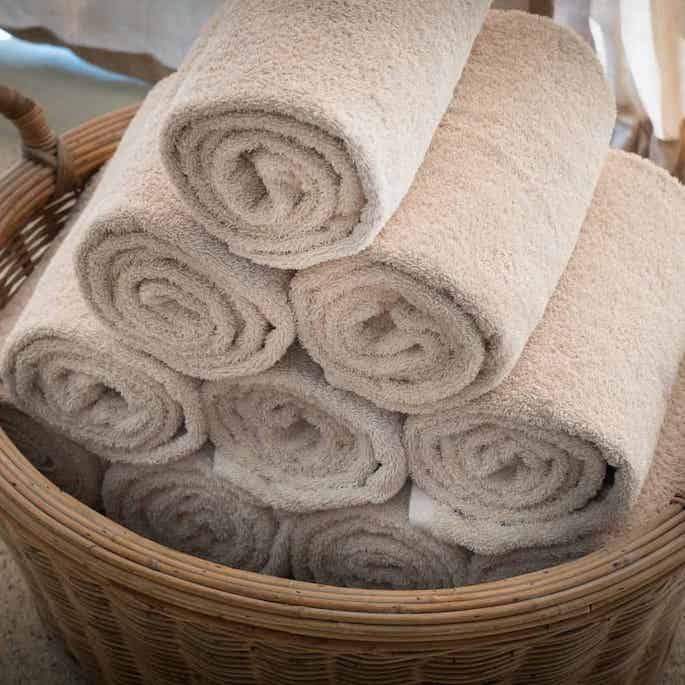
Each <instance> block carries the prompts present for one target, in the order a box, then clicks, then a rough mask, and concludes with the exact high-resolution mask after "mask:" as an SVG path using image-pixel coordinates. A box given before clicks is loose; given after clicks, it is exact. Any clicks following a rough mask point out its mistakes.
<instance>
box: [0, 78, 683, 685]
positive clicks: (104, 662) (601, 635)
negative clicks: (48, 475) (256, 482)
mask: <svg viewBox="0 0 685 685" xmlns="http://www.w3.org/2000/svg"><path fill="white" fill-rule="evenodd" d="M2 95H3V93H2V91H1V90H0V111H3V109H2V106H1V105H2ZM4 111H5V113H7V108H5V110H4ZM134 112H135V108H128V109H125V110H120V111H118V112H114V113H112V114H109V115H106V116H104V117H100V118H99V119H95V120H92V121H90V122H87V123H86V124H84V125H82V126H81V127H79V128H77V129H75V130H73V131H71V132H69V133H68V134H66V135H65V136H64V137H63V140H62V145H63V146H65V147H66V148H68V152H69V156H70V158H71V160H72V162H73V169H74V172H75V174H74V175H75V177H76V178H77V180H79V181H81V182H82V181H83V180H85V178H87V176H88V175H89V174H90V173H92V172H93V171H95V170H96V169H97V168H98V167H99V166H100V165H101V164H103V163H104V162H105V161H106V160H107V159H108V158H109V157H110V156H111V154H112V153H113V152H114V150H115V149H116V145H117V142H118V140H119V138H120V136H121V134H122V133H123V131H124V130H125V127H126V125H127V123H128V121H129V120H130V118H131V117H132V115H133V113H134ZM15 118H16V117H15ZM19 128H20V132H22V136H24V132H23V131H21V127H20V126H19ZM43 139H44V143H43V144H44V145H45V149H46V150H48V152H50V153H51V154H53V153H54V154H57V147H56V141H55V139H54V137H53V138H50V137H49V136H43ZM55 187H56V182H55V175H54V171H53V169H51V168H49V167H46V166H44V165H43V164H41V163H39V162H37V161H28V160H27V161H24V162H22V163H21V164H20V165H18V166H17V167H16V168H15V169H14V170H12V171H11V172H10V173H9V174H8V175H7V176H6V177H5V178H4V179H2V181H0V307H2V306H4V305H5V304H6V302H7V301H8V300H9V298H10V297H11V296H12V294H13V293H14V292H15V291H16V289H17V287H18V286H19V285H20V283H21V282H22V281H23V279H24V278H25V277H26V276H27V275H28V274H29V273H30V272H31V270H32V269H33V267H34V265H35V264H36V263H37V261H38V260H39V259H40V257H41V255H42V253H43V251H44V250H45V247H46V246H47V245H48V244H49V242H50V241H51V240H52V238H53V237H54V236H55V235H56V233H57V232H58V231H59V228H60V227H61V225H62V224H63V223H64V221H65V219H66V217H67V216H68V213H69V209H70V208H71V206H72V204H73V200H74V193H73V192H66V193H61V194H60V197H57V198H54V197H53V196H54V193H55ZM682 504H683V502H682V500H679V501H678V502H676V503H675V504H674V505H673V506H672V507H671V508H670V509H669V510H668V511H666V512H665V513H664V514H663V516H662V517H661V518H660V519H659V520H657V521H654V522H653V524H652V526H651V527H650V528H649V529H648V530H645V531H644V532H643V533H641V534H640V535H638V536H636V537H635V538H634V539H632V540H631V541H630V542H629V543H625V544H623V545H622V546H620V547H614V548H606V549H603V550H600V551H598V552H596V553H595V554H592V555H590V556H588V557H585V558H583V559H580V560H578V561H575V562H572V563H570V564H564V565H562V566H558V567H555V568H553V569H548V570H545V571H541V572H538V573H534V574H529V575H526V576H520V577H518V578H514V579H511V580H506V581H500V582H497V583H489V584H486V585H476V586H470V587H466V588H460V589H455V590H433V591H418V592H397V591H371V590H352V589H344V588H332V587H326V586H319V585H314V584H308V583H301V582H296V581H289V580H284V579H279V578H271V577H268V576H259V575H256V574H252V573H248V572H242V571H237V570H233V569H229V568H226V567H222V566H219V565H217V564H213V563H211V562H207V561H204V560H201V559H197V558H194V557H190V556H187V555H185V554H181V553H179V552H175V551H173V550H170V549H167V548H164V547H161V546H160V545H157V544H155V543H153V542H151V541H148V540H146V539H144V538H141V537H140V536H138V535H136V534H134V533H132V532H130V531H128V530H126V529H124V528H122V527H120V526H118V525H117V524H115V523H114V522H112V521H109V520H108V519H106V518H104V517H102V516H100V515H99V514H97V513H96V512H94V511H92V510H90V509H88V508H87V507H85V506H84V505H82V504H80V503H79V502H77V501H75V500H74V499H72V498H71V497H69V496H68V495H66V494H64V493H62V492H61V491H59V490H58V489H57V488H56V487H55V486H53V485H52V484H51V483H49V482H48V481H47V480H46V479H45V478H44V477H43V476H42V475H40V474H39V473H38V472H37V471H36V470H35V469H34V468H33V467H32V466H31V465H30V464H29V463H28V461H27V460H26V459H25V458H24V457H23V456H22V455H21V454H20V453H19V452H18V450H17V449H16V448H15V447H14V445H13V444H12V443H11V442H10V441H9V439H8V438H7V437H6V436H5V435H4V433H2V432H0V535H1V536H2V537H3V538H4V540H5V541H6V542H7V544H8V546H9V547H10V549H11V550H12V552H13V554H14V556H15V558H16V560H17V562H18V563H19V565H20V567H21V569H22V571H23V573H24V575H25V577H26V580H27V582H28V583H29V586H30V588H31V591H32V593H33V596H34V598H35V601H36V603H37V606H38V609H39V612H40V614H41V617H42V619H43V620H44V621H45V623H46V625H47V626H48V627H49V628H50V629H51V630H52V631H54V632H55V633H56V634H57V635H59V636H60V637H61V638H62V639H63V640H64V642H65V644H66V645H67V647H68V649H69V651H70V652H71V653H72V654H73V655H74V656H75V657H76V659H78V661H79V662H80V664H81V666H82V667H83V669H84V670H85V672H86V673H87V675H88V676H89V677H90V679H91V680H92V681H93V682H95V683H103V684H106V685H138V684H141V685H142V684H155V685H160V684H169V685H172V684H173V685H185V684H188V685H198V684H200V683H201V684H203V685H204V684H211V683H216V684H217V685H219V684H221V685H226V684H240V685H243V684H244V685H248V684H250V685H251V684H253V683H254V684H262V685H289V684H291V683H293V684H294V683H297V684H305V683H306V684H310V685H343V684H345V685H347V684H349V685H363V684H365V683H368V684H371V683H376V684H378V685H395V684H396V685H418V684H419V683H421V684H422V685H466V684H469V683H473V684H476V683H489V684H492V685H495V684H496V685H505V684H506V685H510V684H511V685H513V684H515V683H535V684H536V685H542V684H544V683H550V684H553V685H559V684H561V683H563V684H564V685H567V684H569V685H570V684H574V683H596V684H597V685H600V684H601V685H607V684H611V683H615V684H616V685H625V684H626V683H635V684H636V685H643V684H650V683H657V682H658V676H659V672H660V670H661V667H662V665H663V662H664V660H665V657H666V655H667V653H668V649H669V647H670V643H671V642H672V640H673V636H674V634H675V631H676V628H677V625H678V621H679V618H680V615H681V613H682V611H683V608H684V606H685V512H684V511H683V506H682Z"/></svg>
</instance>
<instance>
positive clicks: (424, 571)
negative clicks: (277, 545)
mask: <svg viewBox="0 0 685 685" xmlns="http://www.w3.org/2000/svg"><path fill="white" fill-rule="evenodd" d="M408 497H409V488H408V487H406V488H404V489H403V490H402V491H401V492H400V493H399V494H398V495H397V496H396V497H394V498H393V499H392V500H390V501H389V502H385V503H384V504H369V505H366V506H362V507H353V508H346V509H337V510H333V511H326V512H315V513H312V514H303V515H300V516H295V517H293V518H291V519H288V520H287V521H286V522H285V523H284V526H283V531H284V534H283V537H282V539H283V547H284V548H285V550H286V552H287V555H288V556H289V559H290V565H291V572H292V575H293V578H295V579H296V580H305V581H310V582H314V583H321V584H324V585H339V586H343V587H352V588H378V589H387V590H415V589H429V588H443V587H456V586H459V585H463V584H464V582H465V581H466V577H467V566H468V560H469V555H468V553H467V552H466V551H465V550H463V549H460V548H458V547H454V546H448V545H444V544H442V543H440V542H438V541H437V540H435V539H434V538H432V537H431V536H430V535H429V534H428V533H425V532H424V531H421V530H418V529H417V528H414V527H412V526H411V525H410V524H409V519H408V517H407V507H408ZM281 553H283V552H282V550H281Z"/></svg>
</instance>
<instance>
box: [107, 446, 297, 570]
mask: <svg viewBox="0 0 685 685" xmlns="http://www.w3.org/2000/svg"><path fill="white" fill-rule="evenodd" d="M102 496H103V499H104V502H105V511H106V512H107V515H108V516H109V517H110V518H112V519H113V520H114V521H116V522H117V523H120V524H122V525H123V526H126V527H127V528H129V529H131V530H133V531H134V532H136V533H138V534H140V535H143V536H145V537H147V538H150V539H151V540H154V541H155V542H158V543H160V544H162V545H166V546H167V547H171V548H173V549H176V550H179V551H181V552H186V553H188V554H194V555H196V556H199V557H203V558H205V559H209V560H210V561H215V562H217V563H219V564H225V565H227V566H231V567H233V568H239V569H243V570H246V571H260V572H263V573H271V574H274V575H283V574H285V573H287V568H286V567H284V566H279V563H280V562H278V563H273V562H272V556H271V555H272V547H273V545H274V541H275V540H276V535H277V533H278V528H279V524H278V520H277V518H276V516H275V515H274V513H273V511H271V510H270V509H269V508H268V507H265V506H263V505H262V504H261V503H260V502H257V501H255V500H254V498H252V497H250V496H249V495H248V494H247V493H246V492H245V491H243V490H242V489H241V488H239V487H236V486H232V485H229V484H228V483H226V482H225V481H222V480H221V479H219V478H217V477H216V475H215V474H214V473H213V472H212V448H211V447H209V446H206V447H204V448H203V449H202V450H200V451H199V452H198V453H196V454H194V455H192V456H190V457H188V458H186V459H184V460H182V461H179V462H176V463H174V464H166V465H163V466H138V465H131V464H115V465H114V466H112V467H110V468H109V470H108V471H107V474H106V475H105V481H104V485H103V493H102Z"/></svg>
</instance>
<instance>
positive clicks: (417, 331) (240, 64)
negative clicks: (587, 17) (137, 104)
mask: <svg viewBox="0 0 685 685" xmlns="http://www.w3.org/2000/svg"><path fill="white" fill-rule="evenodd" d="M487 5H488V2H487V0H456V1H449V0H428V1H427V2H422V3H414V2H409V1H408V0H392V1H391V0H377V1H376V2H373V3H368V2H363V1H362V0H324V2H320V3H311V2H308V1H305V0H294V1H293V2H287V3H286V2H282V1H281V0H262V1H259V2H258V1H257V0H229V1H228V2H226V3H225V5H224V6H223V7H222V8H221V9H220V11H219V12H218V13H217V15H216V16H215V17H214V19H213V20H212V21H211V22H210V23H209V24H208V26H207V27H206V28H205V30H204V31H203V32H202V34H201V35H200V37H199V38H198V40H197V41H196V43H195V45H194V46H193V48H192V50H191V51H190V53H189V55H188V57H187V59H186V60H185V62H184V64H183V65H182V66H181V68H180V70H179V72H178V73H177V74H175V75H173V76H171V77H169V78H168V79H167V80H165V81H163V82H161V83H160V84H158V85H157V86H156V87H155V88H154V89H153V90H152V92H151V93H150V95H149V96H148V98H147V100H146V102H145V103H144V104H143V106H142V107H141V109H140V111H139V112H138V114H137V115H136V117H135V119H134V121H133V122H132V124H131V126H130V128H129V130H128V131H127V133H126V135H125V137H124V139H123V140H122V142H121V145H120V147H119V149H118V151H117V153H116V154H115V155H114V158H113V159H112V161H111V163H110V164H109V165H108V167H107V169H106V170H105V172H104V174H103V177H102V179H101V181H100V183H99V185H98V187H97V189H96V190H95V191H94V194H93V196H92V198H90V200H89V202H88V204H87V207H86V208H85V209H84V211H83V212H82V214H81V215H80V217H79V218H78V220H77V221H76V222H75V223H74V224H73V226H72V227H71V228H70V230H69V231H68V235H67V236H66V238H65V240H64V241H63V243H62V244H61V245H60V246H59V247H58V248H57V249H56V253H55V256H54V257H53V258H52V260H51V261H50V263H49V265H48V266H47V268H46V270H45V273H44V274H43V275H42V278H41V280H40V282H39V283H38V285H37V286H36V288H35V291H33V292H31V293H30V294H31V296H30V299H29V302H28V304H27V305H26V308H25V310H24V312H23V314H22V315H21V317H20V318H19V320H18V321H17V323H16V325H14V326H13V328H12V332H11V333H10V334H9V336H8V338H7V341H6V344H5V347H4V351H3V359H2V372H3V380H4V383H5V388H6V392H7V395H8V401H9V402H11V404H12V411H17V410H21V411H22V412H24V413H25V414H27V415H29V416H30V417H31V420H34V421H37V422H39V423H40V424H41V426H47V427H49V428H50V429H51V430H56V431H59V432H60V434H61V435H62V436H63V437H64V438H65V439H69V440H72V441H76V442H77V443H78V444H79V447H78V449H74V450H71V451H69V447H68V445H70V444H71V443H64V444H65V445H67V452H68V453H67V454H66V456H64V457H62V456H61V450H60V451H59V452H58V451H57V450H54V451H53V452H51V453H50V454H54V459H53V461H54V460H59V461H60V468H63V469H67V468H71V469H72V470H73V469H74V468H76V469H78V470H79V474H80V476H81V480H82V482H81V485H82V487H81V492H75V494H80V496H81V497H83V498H84V499H86V500H87V501H89V503H91V504H96V503H97V502H96V500H97V499H98V498H99V494H100V480H101V479H102V472H101V470H100V466H99V462H98V461H95V462H92V463H91V462H88V463H86V456H85V455H89V457H90V453H91V452H92V453H94V454H96V455H98V456H97V459H99V458H104V459H106V460H107V461H109V462H118V463H115V464H113V465H109V467H108V469H107V471H106V473H105V474H104V480H103V484H102V500H103V503H104V507H105V510H106V512H107V513H108V515H109V516H111V517H112V518H114V519H115V520H117V521H119V522H120V523H122V524H123V525H125V526H127V527H129V528H131V529H132V530H134V531H136V532H137V533H139V534H142V535H145V536H148V537H150V538H152V539H153V540H156V541H157V542H159V543H161V544H164V545H169V546H172V547H174V548H176V549H179V550H181V551H185V552H188V553H191V554H196V555H198V556H202V557H205V558H207V559H210V560H213V561H216V562H219V563H224V564H228V565H231V566H234V567H236V568H242V569H246V570H249V571H256V572H262V573H272V574H278V575H284V576H290V577H292V578H295V579H298V580H306V581H311V582H317V583H324V584H336V585H344V586H348V587H354V588H357V587H371V588H383V589H386V588H388V589H404V590H416V589H420V588H432V587H450V586H456V585H462V584H465V583H477V582H486V581H489V580H495V579H499V578H504V577H507V576H510V575H515V574H517V573H522V572H526V571H531V570H536V569H539V568H543V567H545V566H548V565H550V564H556V563H561V562H563V561H566V560H570V559H573V558H575V557H577V556H579V555H581V554H584V553H586V552H588V551H590V550H591V549H593V548H595V547H597V546H598V545H600V544H602V543H603V542H604V541H605V539H606V537H607V534H608V533H610V534H611V535H616V534H617V533H621V534H623V533H625V531H628V530H632V528H634V527H635V526H636V525H637V522H639V521H642V520H644V516H646V515H648V514H651V512H653V511H654V510H656V509H658V508H660V507H661V506H662V505H663V503H664V501H665V500H666V499H667V498H668V497H670V494H671V490H672V489H675V486H676V484H679V483H681V482H682V481H683V480H685V477H683V478H681V477H680V472H679V471H678V470H677V469H676V468H674V466H673V464H674V455H675V454H678V452H679V446H683V447H685V435H683V429H682V428H681V426H682V422H681V421H680V417H681V416H682V412H683V406H685V400H684V394H685V393H684V392H683V390H682V388H681V385H682V378H681V381H680V385H677V386H676V387H675V391H674V392H673V393H672V387H673V385H674V383H675V381H676V378H677V375H678V367H679V364H680V362H681V360H682V359H683V355H684V353H685V284H683V282H682V279H681V278H680V277H679V264H680V262H681V261H682V260H681V255H683V254H685V229H683V228H682V227H681V226H680V225H679V220H680V217H681V216H683V215H684V214H685V190H683V188H682V187H681V186H679V185H678V184H677V182H676V181H674V180H673V179H671V178H670V177H668V176H666V175H665V174H664V173H662V172H660V171H657V170H656V169H655V168H653V167H651V166H650V165H649V164H648V163H646V162H644V161H642V160H640V159H638V158H635V157H631V156H627V155H624V154H616V153H609V151H608V142H609V139H610V134H611V129H612V125H613V122H614V106H613V101H612V96H611V94H610V91H609V89H608V87H607V84H606V82H605V79H604V77H603V75H602V72H601V69H600V66H599V63H598V61H597V60H596V58H595V57H594V55H593V54H592V52H591V50H590V49H589V48H588V47H587V46H586V45H585V44H584V43H583V42H582V41H581V40H580V39H579V38H578V37H576V36H574V35H572V34H570V33H569V32H568V31H566V30H565V29H563V28H561V27H559V26H556V25H555V24H553V23H552V22H551V21H549V20H546V19H541V18H538V17H533V16H530V15H525V14H522V13H517V12H505V13H503V12H490V13H489V14H487V16H486V9H487ZM296 269H299V271H295V272H294V273H293V271H292V270H296ZM27 292H28V291H27ZM296 338H297V339H296ZM684 363H685V362H684ZM671 394H672V399H671V407H670V410H669V414H668V418H667V420H666V422H665V423H664V425H663V429H662V428H661V424H662V419H663V417H664V414H665V412H666V407H667V403H668V401H669V396H671ZM399 412H402V413H399ZM23 415H24V414H21V416H23ZM407 415H408V416H407ZM0 422H1V415H0ZM7 425H9V424H7ZM25 430H27V429H26V428H24V427H23V426H21V427H17V428H15V429H14V434H16V435H17V440H18V443H19V444H21V438H22V437H23V432H24V431H25ZM660 430H661V436H660V437H659V435H660V433H659V432H660ZM657 440H658V441H659V444H658V447H657ZM30 447H31V446H30V445H27V446H24V449H27V451H29V456H31V457H32V458H33V459H34V460H35V461H36V463H38V464H39V465H41V464H42V462H41V461H40V458H41V456H42V455H44V454H45V455H47V456H48V457H49V456H50V454H48V452H47V451H45V452H43V449H44V448H43V447H42V446H38V445H37V448H36V449H37V451H38V452H39V454H36V455H32V454H31V453H30V452H31V449H30ZM655 448H656V460H653V454H654V451H655ZM92 458H93V459H96V457H92ZM46 464H47V462H45V464H43V468H44V469H46V468H47V467H46ZM89 469H90V470H89ZM55 479H56V480H58V478H57V475H56V477H55ZM63 480H64V481H65V484H66V480H67V479H63ZM69 480H70V482H71V484H72V485H74V484H78V483H79V479H78V478H74V476H73V475H72V476H71V477H70V479H69ZM645 482H646V485H645ZM643 486H644V489H643ZM641 489H643V490H642V493H643V494H642V495H641V494H640V492H641ZM645 498H649V499H650V501H649V502H645ZM636 502H637V508H633V507H634V506H635V503H636Z"/></svg>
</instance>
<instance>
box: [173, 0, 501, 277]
mask: <svg viewBox="0 0 685 685" xmlns="http://www.w3.org/2000/svg"><path fill="white" fill-rule="evenodd" d="M489 4H490V3H489V0H424V1H423V2H421V3H416V2H413V1H412V0H374V2H372V3H369V2H367V0H344V1H343V0H324V1H322V2H318V3H312V2H311V1H310V0H288V2H285V1H284V0H230V1H229V2H225V3H224V5H223V6H222V8H221V9H220V10H219V12H218V13H217V15H216V16H215V18H214V19H213V20H212V21H211V22H210V23H209V24H208V26H207V27H206V28H205V30H204V31H203V33H202V34H201V35H200V37H199V38H198V40H197V41H196V43H195V44H194V46H193V48H192V49H191V51H190V53H189V55H188V56H187V58H186V60H185V62H184V63H183V64H182V65H181V67H180V69H179V72H178V74H179V85H178V89H177V92H176V95H175V98H174V100H173V102H172V103H171V105H170V108H169V113H168V115H167V117H166V120H165V125H164V130H163V134H162V144H163V151H164V159H165V162H166V165H167V168H168V170H169V173H170V176H171V179H172V180H173V182H174V183H175V185H176V186H177V188H178V189H179V191H180V194H181V196H182V197H183V199H184V200H185V201H186V202H187V203H188V205H189V206H190V207H191V208H192V210H193V212H194V213H195V215H196V216H197V217H198V218H199V220H200V221H202V222H203V223H206V225H207V228H208V230H210V231H212V232H213V233H215V234H216V235H217V236H218V237H219V238H220V239H221V240H224V241H225V242H226V243H227V244H228V246H229V247H230V249H231V250H232V251H233V252H235V253H236V254H238V255H242V256H244V257H249V258H250V259H252V260H254V261H255V262H259V263H262V264H268V265H271V266H276V267H279V268H286V269H292V268H302V267H305V266H309V265H312V264H316V263H318V262H321V261H324V260H329V259H334V258H338V257H342V256H345V255H349V254H353V253H355V252H359V251H360V250H361V249H363V248H364V247H366V246H367V245H368V244H369V243H370V242H371V241H372V240H373V238H374V237H375V235H376V234H377V233H378V231H379V230H380V229H381V227H382V226H383V224H384V223H385V222H386V221H387V220H388V219H389V218H390V216H391V215H392V213H393V212H394V211H395V209H396V208H397V206H398V205H399V203H400V200H401V199H402V197H403V196H404V195H405V193H406V192H407V189H408V188H409V186H410V184H411V182H412V179H413V177H414V175H415V173H416V170H417V168H418V167H419V165H420V164H421V160H422V159H423V157H424V155H425V153H426V150H427V149H428V145H429V143H430V139H431V136H432V134H433V131H434V130H435V127H436V126H437V124H438V122H439V120H440V117H441V116H442V115H443V113H444V112H445V109H446V108H447V105H448V104H449V101H450V98H451V96H452V91H453V90H454V86H455V84H456V83H457V80H458V79H459V75H460V73H461V70H462V68H463V65H464V63H465V61H466V58H467V56H468V54H469V50H470V48H471V45H472V42H473V39H474V38H475V36H476V34H477V33H478V30H479V28H480V26H481V24H482V22H483V18H484V16H485V13H486V10H487V7H488V5H489Z"/></svg>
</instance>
